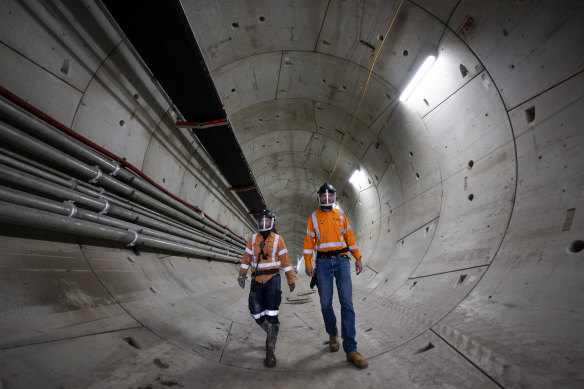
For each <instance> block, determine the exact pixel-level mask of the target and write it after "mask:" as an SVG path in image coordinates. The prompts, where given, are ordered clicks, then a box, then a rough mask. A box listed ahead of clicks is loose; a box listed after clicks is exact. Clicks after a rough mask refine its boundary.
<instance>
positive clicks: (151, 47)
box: [103, 0, 266, 214]
mask: <svg viewBox="0 0 584 389" xmlns="http://www.w3.org/2000/svg"><path fill="white" fill-rule="evenodd" d="M103 3H104V5H105V6H106V7H107V9H108V12H109V13H110V14H111V15H112V17H113V18H114V19H115V21H116V23H117V24H118V26H119V27H120V28H121V29H122V31H123V32H124V34H125V35H126V37H127V38H128V39H129V41H130V42H131V44H132V45H133V47H134V48H135V50H136V51H137V52H138V55H139V56H140V57H141V58H142V60H143V61H144V62H145V64H146V66H147V67H148V68H149V70H150V71H151V72H152V74H153V75H154V77H155V78H156V79H157V80H158V82H159V83H160V84H161V86H162V87H163V88H164V90H165V92H166V93H167V94H168V95H169V97H170V98H171V99H172V101H173V103H174V105H175V107H176V109H178V110H179V112H180V114H181V115H182V117H183V118H184V119H185V121H181V122H180V125H181V126H189V127H190V128H191V130H192V131H193V133H194V134H195V136H197V138H198V139H199V141H200V143H201V144H202V145H203V147H205V149H206V151H207V153H208V154H209V155H210V156H211V158H212V159H213V161H214V163H215V164H216V166H217V167H218V169H219V170H220V172H221V174H222V175H223V176H224V177H225V179H226V180H227V182H228V183H229V184H230V186H231V190H234V191H235V192H236V194H237V195H238V197H239V198H240V199H241V201H242V202H243V203H244V204H245V206H246V207H247V209H248V210H249V211H250V213H252V214H255V213H257V212H259V211H261V210H262V209H264V208H265V207H266V205H265V202H264V199H263V197H262V194H261V192H260V190H259V188H258V186H257V184H256V181H255V178H254V176H253V173H252V172H251V171H250V167H249V165H248V163H247V160H246V159H245V156H244V155H243V154H242V151H241V147H240V145H239V143H238V142H237V139H236V138H235V136H234V133H233V130H232V128H231V126H230V124H229V122H228V121H227V120H226V114H225V110H224V109H223V106H222V103H221V101H220V99H219V96H218V95H217V91H216V90H215V87H214V85H213V82H212V80H211V77H210V75H209V72H208V70H207V67H206V65H205V62H204V60H203V59H202V56H201V53H200V51H199V48H198V46H197V43H196V42H195V40H194V37H193V34H192V32H191V31H190V29H189V27H188V22H187V20H186V19H185V16H184V13H183V11H182V9H181V7H180V3H178V2H175V1H167V2H147V3H142V4H140V5H139V6H137V4H136V3H134V2H120V1H110V0H104V1H103ZM169 58H174V59H175V60H171V61H169ZM178 124H179V123H178V122H177V125H178Z"/></svg>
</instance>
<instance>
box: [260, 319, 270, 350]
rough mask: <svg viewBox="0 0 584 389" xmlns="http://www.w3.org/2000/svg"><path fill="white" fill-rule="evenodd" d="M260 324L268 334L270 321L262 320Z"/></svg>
mask: <svg viewBox="0 0 584 389" xmlns="http://www.w3.org/2000/svg"><path fill="white" fill-rule="evenodd" d="M258 325H259V326H260V327H262V330H264V331H266V334H267V333H268V322H267V321H265V320H264V321H262V322H261V323H258ZM267 349H268V337H267V336H266V350H267Z"/></svg>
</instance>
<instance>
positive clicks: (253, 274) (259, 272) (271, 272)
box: [251, 269, 280, 277]
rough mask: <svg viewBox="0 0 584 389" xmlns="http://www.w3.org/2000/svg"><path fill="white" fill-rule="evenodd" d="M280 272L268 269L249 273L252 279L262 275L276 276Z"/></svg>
mask: <svg viewBox="0 0 584 389" xmlns="http://www.w3.org/2000/svg"><path fill="white" fill-rule="evenodd" d="M279 271H280V269H268V270H258V271H254V272H253V273H251V276H252V277H256V276H262V275H264V274H276V273H278V272H279Z"/></svg>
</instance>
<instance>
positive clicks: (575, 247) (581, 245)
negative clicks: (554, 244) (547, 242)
mask: <svg viewBox="0 0 584 389" xmlns="http://www.w3.org/2000/svg"><path fill="white" fill-rule="evenodd" d="M567 250H568V253H569V254H576V253H579V252H580V251H582V250H584V241H582V240H575V241H573V242H572V243H570V245H569V246H568V249H567Z"/></svg>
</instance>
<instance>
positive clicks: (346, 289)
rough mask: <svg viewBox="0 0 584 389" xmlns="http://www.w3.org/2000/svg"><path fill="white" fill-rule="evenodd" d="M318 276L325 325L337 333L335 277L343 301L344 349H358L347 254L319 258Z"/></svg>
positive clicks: (342, 329)
mask: <svg viewBox="0 0 584 389" xmlns="http://www.w3.org/2000/svg"><path fill="white" fill-rule="evenodd" d="M315 273H316V277H317V278H318V294H319V296H320V308H321V310H322V317H323V319H324V326H325V328H326V332H327V333H328V334H329V335H337V334H338V333H339V332H338V330H337V318H336V316H335V312H334V310H333V277H334V278H335V280H336V283H337V292H338V294H339V301H340V302H341V337H342V338H343V350H344V351H345V352H346V353H348V352H350V351H353V350H356V349H357V342H356V341H355V311H354V310H353V285H352V283H351V264H350V263H349V258H348V257H346V256H344V255H343V256H338V257H332V258H317V259H316V267H315Z"/></svg>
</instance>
